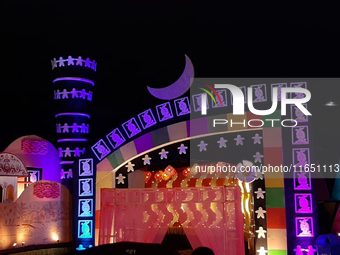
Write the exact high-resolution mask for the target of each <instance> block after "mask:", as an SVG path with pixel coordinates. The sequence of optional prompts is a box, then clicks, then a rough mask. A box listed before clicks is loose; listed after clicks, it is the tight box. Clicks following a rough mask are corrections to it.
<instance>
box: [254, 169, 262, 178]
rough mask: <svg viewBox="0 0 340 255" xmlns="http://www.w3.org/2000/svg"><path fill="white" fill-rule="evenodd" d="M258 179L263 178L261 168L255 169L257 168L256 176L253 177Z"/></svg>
mask: <svg viewBox="0 0 340 255" xmlns="http://www.w3.org/2000/svg"><path fill="white" fill-rule="evenodd" d="M258 179H260V180H263V172H262V170H261V169H257V170H256V177H255V180H258Z"/></svg>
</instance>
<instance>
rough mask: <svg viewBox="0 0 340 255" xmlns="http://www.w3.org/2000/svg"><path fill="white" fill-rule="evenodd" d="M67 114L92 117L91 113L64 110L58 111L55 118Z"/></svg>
mask: <svg viewBox="0 0 340 255" xmlns="http://www.w3.org/2000/svg"><path fill="white" fill-rule="evenodd" d="M65 115H66V116H67V115H73V116H84V117H87V118H90V115H88V114H86V113H79V112H64V113H58V114H57V115H56V116H55V118H58V117H59V116H65Z"/></svg>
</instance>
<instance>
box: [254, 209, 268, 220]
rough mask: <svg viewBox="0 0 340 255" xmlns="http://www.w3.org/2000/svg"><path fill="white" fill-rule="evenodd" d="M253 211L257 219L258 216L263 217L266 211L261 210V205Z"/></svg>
mask: <svg viewBox="0 0 340 255" xmlns="http://www.w3.org/2000/svg"><path fill="white" fill-rule="evenodd" d="M255 213H256V214H257V218H258V219H259V218H262V219H264V214H265V213H266V211H265V210H263V208H262V207H259V209H257V210H256V211H255Z"/></svg>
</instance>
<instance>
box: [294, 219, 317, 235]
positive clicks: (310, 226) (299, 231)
mask: <svg viewBox="0 0 340 255" xmlns="http://www.w3.org/2000/svg"><path fill="white" fill-rule="evenodd" d="M295 230H296V237H313V236H314V222H313V217H296V218H295Z"/></svg>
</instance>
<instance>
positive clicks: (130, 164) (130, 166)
mask: <svg viewBox="0 0 340 255" xmlns="http://www.w3.org/2000/svg"><path fill="white" fill-rule="evenodd" d="M134 166H135V164H132V163H131V161H129V163H128V164H127V165H126V166H125V167H127V171H128V173H129V172H134V171H135V170H134V169H133V167H134Z"/></svg>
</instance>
